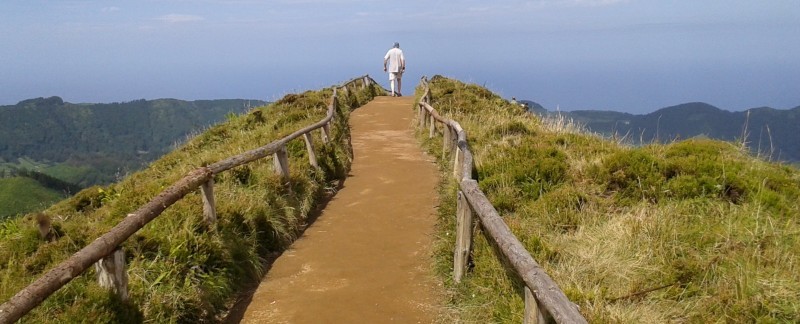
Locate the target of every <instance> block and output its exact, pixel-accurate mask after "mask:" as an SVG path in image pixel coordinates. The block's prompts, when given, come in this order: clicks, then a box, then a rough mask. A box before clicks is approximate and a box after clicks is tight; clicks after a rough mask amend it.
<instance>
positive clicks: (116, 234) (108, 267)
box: [0, 75, 377, 323]
mask: <svg viewBox="0 0 800 324" xmlns="http://www.w3.org/2000/svg"><path fill="white" fill-rule="evenodd" d="M357 83H361V84H362V86H363V88H364V89H366V88H367V87H369V86H370V85H371V84H377V83H376V82H375V81H374V80H373V79H372V78H370V77H369V75H364V76H361V77H358V78H354V79H352V80H350V81H347V82H344V83H342V85H340V86H335V87H334V88H333V98H332V99H331V103H330V104H329V105H328V112H327V115H326V116H325V118H323V119H322V120H320V121H319V122H317V123H315V124H313V125H310V126H308V127H305V128H303V129H300V130H298V131H296V132H294V133H292V134H290V135H288V136H286V137H284V138H281V139H279V140H276V141H274V142H272V143H269V144H267V145H265V146H262V147H259V148H257V149H253V150H250V151H247V152H245V153H242V154H239V155H236V156H233V157H230V158H227V159H225V160H222V161H219V162H216V163H214V164H211V165H209V166H206V167H202V168H199V169H196V170H193V171H191V172H189V173H188V174H187V175H186V176H185V177H183V178H182V179H180V180H178V181H176V182H175V183H173V184H172V185H171V186H169V187H168V188H167V189H165V190H164V191H162V192H161V193H159V194H158V195H157V196H156V197H155V198H153V199H152V200H150V202H148V203H146V204H144V205H143V206H141V207H140V208H139V209H137V210H136V211H135V212H133V213H131V214H128V215H127V217H126V218H125V219H123V220H122V221H121V222H119V224H117V225H116V226H114V227H113V228H112V229H111V230H110V231H109V232H107V233H106V234H103V235H102V236H100V237H99V238H97V239H95V240H94V241H93V242H92V243H90V244H89V245H87V246H85V247H84V248H83V249H81V250H80V251H78V252H76V253H75V254H73V255H72V256H70V257H69V258H68V259H67V260H65V261H63V262H62V263H60V264H59V265H57V266H56V267H55V268H53V269H51V270H49V271H48V272H46V273H45V274H44V275H42V276H41V277H39V279H37V280H36V281H34V282H33V283H31V284H30V285H28V286H27V287H25V288H24V289H22V290H21V291H19V292H18V293H17V294H16V295H14V296H13V297H11V299H9V300H8V301H6V302H5V303H3V304H2V305H0V323H13V322H15V321H17V320H19V319H20V318H21V317H22V316H24V315H25V314H27V313H28V312H29V311H30V310H32V309H33V308H35V307H36V306H38V305H39V304H41V303H42V301H44V300H45V299H46V298H47V297H49V296H50V295H51V294H53V293H54V292H56V291H57V290H58V289H60V288H61V287H63V286H64V285H66V284H67V283H68V282H70V281H71V280H72V279H74V278H75V277H77V276H79V275H80V274H82V273H83V272H84V271H86V269H88V268H89V267H90V266H92V264H95V265H96V267H97V270H98V271H97V272H98V281H99V282H100V284H101V285H102V286H104V287H106V288H108V289H110V290H113V291H115V292H116V293H117V294H118V295H119V296H120V298H122V299H123V300H124V299H127V296H128V292H127V282H128V279H127V272H126V271H125V264H124V260H125V258H124V254H123V253H124V252H123V251H122V249H121V248H120V245H121V244H122V243H123V242H125V240H127V239H128V238H129V237H131V235H133V234H134V233H136V232H137V231H138V230H140V229H141V228H142V227H144V226H145V225H147V223H149V222H150V221H152V220H153V219H155V218H156V217H158V215H160V214H161V213H162V212H163V211H164V210H166V209H167V208H168V207H169V206H171V205H172V204H174V203H175V202H177V201H178V200H180V199H181V198H183V197H184V196H186V195H187V194H189V193H191V192H193V191H195V190H198V188H199V189H200V190H201V193H202V197H203V215H204V219H205V221H206V222H209V223H212V222H215V221H216V210H215V206H214V182H213V179H214V175H215V174H217V173H220V172H223V171H226V170H229V169H232V168H235V167H237V166H240V165H244V164H247V163H250V162H253V161H256V160H258V159H261V158H264V157H267V156H269V155H273V156H274V161H275V169H276V172H277V173H279V174H280V175H281V176H283V177H284V178H285V179H288V176H289V162H288V161H289V160H288V157H287V155H286V144H287V143H288V142H289V141H291V140H293V139H295V138H298V137H300V136H303V138H304V140H305V142H306V147H307V148H308V151H309V152H310V153H312V154H309V163H311V165H312V166H314V167H317V161H316V156H315V155H314V154H313V152H314V149H313V143H312V142H311V136H309V134H310V133H311V132H312V131H314V130H316V129H321V130H322V139H323V141H325V142H327V141H329V140H330V126H329V125H330V122H331V121H332V120H333V117H334V112H335V110H336V107H337V105H338V99H337V89H339V88H341V89H343V91H348V89H347V87H348V86H350V85H353V84H357Z"/></svg>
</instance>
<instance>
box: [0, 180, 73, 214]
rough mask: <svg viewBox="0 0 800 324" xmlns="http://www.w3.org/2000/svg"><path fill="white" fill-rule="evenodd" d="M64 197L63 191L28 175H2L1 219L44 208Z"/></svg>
mask: <svg viewBox="0 0 800 324" xmlns="http://www.w3.org/2000/svg"><path fill="white" fill-rule="evenodd" d="M61 199H64V194H63V193H62V192H61V191H56V190H53V189H49V188H47V187H45V186H43V185H41V184H40V183H39V182H37V181H36V180H34V179H31V178H28V177H21V176H20V177H8V178H3V177H0V206H1V207H0V221H2V220H3V219H5V218H7V217H11V216H16V215H18V214H24V213H29V212H33V211H36V210H42V209H45V208H47V207H48V206H50V205H51V204H52V203H54V202H57V201H59V200H61Z"/></svg>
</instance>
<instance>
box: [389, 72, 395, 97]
mask: <svg viewBox="0 0 800 324" xmlns="http://www.w3.org/2000/svg"><path fill="white" fill-rule="evenodd" d="M394 79H396V77H395V75H394V73H392V72H389V87H390V88H391V89H392V97H394Z"/></svg>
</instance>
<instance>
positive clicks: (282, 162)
mask: <svg viewBox="0 0 800 324" xmlns="http://www.w3.org/2000/svg"><path fill="white" fill-rule="evenodd" d="M272 160H273V162H274V163H275V173H277V174H279V175H280V176H281V178H283V180H287V179H289V155H288V154H287V153H286V145H282V146H281V147H280V148H279V149H278V150H277V151H275V154H274V156H273V159H272Z"/></svg>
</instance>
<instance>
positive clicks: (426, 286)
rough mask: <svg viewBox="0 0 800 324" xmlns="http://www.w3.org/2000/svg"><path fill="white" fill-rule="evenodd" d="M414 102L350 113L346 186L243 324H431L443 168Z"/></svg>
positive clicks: (281, 262) (380, 102)
mask: <svg viewBox="0 0 800 324" xmlns="http://www.w3.org/2000/svg"><path fill="white" fill-rule="evenodd" d="M413 99H414V98H413V97H400V98H392V97H377V98H375V100H373V101H372V102H370V103H368V104H367V105H365V106H363V107H361V108H359V109H357V110H355V111H354V112H353V113H352V114H351V116H350V125H351V127H352V143H353V151H354V156H355V158H354V160H353V165H352V169H351V172H350V175H349V177H348V178H347V179H346V180H345V182H344V186H343V188H341V190H340V191H339V192H338V193H337V194H336V195H335V196H334V197H333V199H332V200H331V201H330V202H329V203H328V205H327V206H326V207H325V209H324V210H323V211H322V213H321V215H320V216H319V218H317V220H316V221H315V222H314V223H313V224H312V225H311V226H309V227H308V228H307V229H306V231H305V233H304V234H303V236H302V237H301V238H300V239H299V240H297V241H296V242H295V243H294V244H293V245H292V246H291V247H290V248H289V249H288V250H287V251H286V252H284V253H283V254H282V255H281V256H280V257H279V258H278V259H277V260H275V263H274V264H273V265H272V267H271V269H270V270H269V272H268V273H267V275H266V276H265V278H264V280H263V282H262V283H261V284H260V286H259V287H258V289H257V290H256V292H255V294H254V295H253V298H252V301H251V303H250V304H249V305H248V306H247V309H246V310H245V313H244V318H243V320H242V323H386V322H395V323H430V322H433V321H434V320H436V316H437V314H438V313H439V311H438V310H439V307H440V305H441V304H442V302H441V300H442V298H441V294H442V293H441V290H442V287H441V286H440V285H439V284H438V282H437V280H436V279H435V278H434V275H433V272H432V270H431V264H432V260H431V250H432V247H431V246H432V243H433V232H434V224H435V221H436V220H435V219H436V216H435V212H436V210H435V208H436V207H435V206H436V205H437V201H436V184H437V182H438V172H437V170H436V166H435V164H433V161H432V158H431V157H429V156H427V155H426V154H424V153H423V151H422V149H421V148H420V146H419V145H418V143H417V140H416V139H415V138H414V134H413V130H412V120H413V112H414V110H413V109H412V107H413V105H414V100H413Z"/></svg>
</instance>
